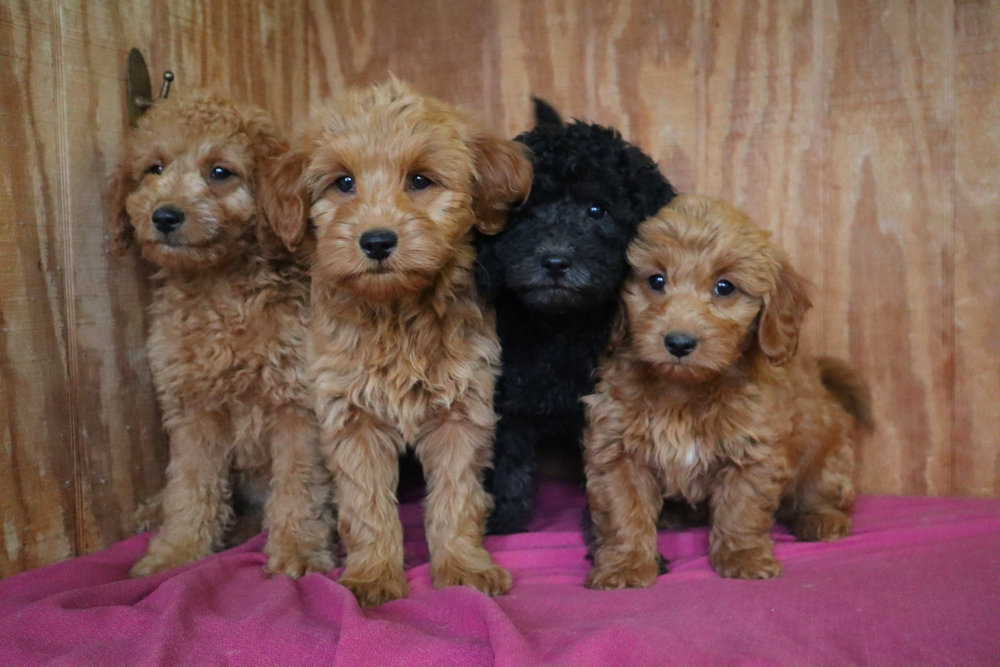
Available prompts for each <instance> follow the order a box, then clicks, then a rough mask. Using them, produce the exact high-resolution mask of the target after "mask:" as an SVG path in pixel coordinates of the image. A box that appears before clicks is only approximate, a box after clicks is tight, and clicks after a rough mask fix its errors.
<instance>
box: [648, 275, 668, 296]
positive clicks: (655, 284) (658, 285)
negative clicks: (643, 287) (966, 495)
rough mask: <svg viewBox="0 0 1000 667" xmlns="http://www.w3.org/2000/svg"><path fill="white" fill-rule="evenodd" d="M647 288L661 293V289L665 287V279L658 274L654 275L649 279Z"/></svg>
mask: <svg viewBox="0 0 1000 667" xmlns="http://www.w3.org/2000/svg"><path fill="white" fill-rule="evenodd" d="M649 286H650V288H652V289H653V290H654V291H656V292H662V291H663V288H664V287H666V286H667V279H666V278H664V277H663V276H662V275H660V274H659V273H654V274H653V275H651V276H650V277H649Z"/></svg>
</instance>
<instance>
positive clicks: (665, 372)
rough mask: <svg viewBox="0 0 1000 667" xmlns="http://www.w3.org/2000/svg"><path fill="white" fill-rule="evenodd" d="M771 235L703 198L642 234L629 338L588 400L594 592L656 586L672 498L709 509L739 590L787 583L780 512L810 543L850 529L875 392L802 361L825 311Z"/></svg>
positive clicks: (626, 320) (718, 546)
mask: <svg viewBox="0 0 1000 667" xmlns="http://www.w3.org/2000/svg"><path fill="white" fill-rule="evenodd" d="M769 236H770V234H769V233H768V232H766V231H763V230H761V229H760V228H758V227H756V226H755V225H754V224H753V223H752V222H751V221H750V220H749V218H747V216H746V215H745V214H744V213H743V212H742V211H739V210H738V209H736V208H734V207H732V206H729V205H728V204H725V203H723V202H719V201H715V200H712V199H707V198H703V197H695V196H681V197H678V198H677V199H675V200H674V201H673V202H672V203H671V204H670V205H668V206H666V207H665V208H663V209H662V210H661V211H660V212H659V213H658V214H657V215H656V216H654V217H652V218H650V219H648V220H646V221H645V222H643V223H642V225H641V226H640V227H639V234H638V236H637V238H636V240H635V241H634V243H633V245H632V246H631V248H630V249H629V253H628V258H629V263H630V264H631V266H632V272H631V275H630V277H629V279H628V281H627V282H626V286H625V289H624V295H623V298H624V301H625V305H626V309H625V310H626V316H625V317H623V318H622V322H621V323H622V332H621V337H620V339H619V340H618V341H617V347H616V349H615V350H614V352H613V353H612V354H611V356H610V357H609V358H608V359H606V360H604V362H603V363H602V365H601V366H600V369H599V371H598V374H599V382H598V385H597V388H596V390H595V393H594V394H593V395H591V396H588V397H587V398H585V399H584V400H585V402H586V405H587V419H588V426H587V430H586V434H585V442H584V445H585V459H586V472H587V495H588V498H589V502H590V509H591V513H592V516H593V529H594V533H595V535H594V537H595V538H596V551H595V553H594V567H593V569H592V570H591V572H590V574H589V576H588V577H587V586H588V587H590V588H599V589H610V588H624V587H641V586H649V585H650V584H652V583H653V581H654V580H655V579H656V577H657V574H658V562H657V561H658V558H659V554H658V553H657V551H656V522H657V515H658V513H659V511H660V508H661V506H662V504H663V499H664V496H680V497H682V498H684V499H685V500H687V501H688V502H690V503H696V502H699V501H702V500H707V501H708V503H709V507H710V511H711V522H712V530H711V538H710V544H711V547H710V558H711V563H712V566H713V567H714V568H715V570H716V571H717V572H718V573H719V574H721V575H722V576H723V577H735V578H742V579H766V578H770V577H774V576H777V575H778V574H780V572H781V565H780V563H778V561H777V560H775V557H774V548H773V547H774V545H773V542H772V541H771V539H770V537H769V536H768V532H769V530H770V528H771V526H772V525H773V522H774V520H775V514H776V512H778V511H779V506H780V508H781V510H782V512H781V514H780V516H781V518H782V520H787V521H788V523H789V524H790V525H791V529H792V531H793V533H794V534H795V535H796V537H798V538H799V539H801V540H836V539H839V538H841V537H844V536H845V535H847V534H848V532H849V531H850V526H851V522H850V512H851V509H852V506H853V504H854V488H853V485H852V474H853V467H854V456H853V439H854V438H855V437H856V436H857V434H858V430H859V429H858V427H862V428H867V427H868V426H869V425H870V419H871V417H870V411H869V403H870V399H869V396H868V390H867V388H866V387H865V385H864V383H863V382H862V381H861V380H860V379H859V378H858V377H857V376H856V375H855V374H854V372H853V371H852V370H851V369H849V368H848V367H847V366H846V365H844V364H843V363H841V362H839V361H836V360H830V359H821V360H817V359H810V358H801V357H800V358H796V359H793V357H794V356H795V352H796V348H797V346H798V337H799V326H800V325H801V323H802V318H803V315H804V314H805V312H806V310H807V309H808V308H809V306H810V303H809V299H808V298H807V296H806V289H805V288H806V285H805V282H804V281H803V279H802V278H800V277H799V275H798V274H797V273H795V271H794V270H793V269H792V267H791V266H790V264H789V262H788V258H787V257H786V255H785V254H784V252H782V251H781V250H779V249H778V248H776V247H775V246H773V245H772V244H771V243H770V241H769Z"/></svg>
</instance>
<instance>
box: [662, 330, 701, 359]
mask: <svg viewBox="0 0 1000 667" xmlns="http://www.w3.org/2000/svg"><path fill="white" fill-rule="evenodd" d="M663 344H664V345H665V346H666V347H667V352H669V353H670V354H672V355H674V356H675V357H677V358H678V359H680V358H681V357H686V356H687V355H689V354H691V353H692V352H694V348H696V347H698V339H697V338H695V337H694V336H692V335H690V334H686V333H682V332H680V331H671V332H670V333H668V334H667V335H666V336H664V337H663Z"/></svg>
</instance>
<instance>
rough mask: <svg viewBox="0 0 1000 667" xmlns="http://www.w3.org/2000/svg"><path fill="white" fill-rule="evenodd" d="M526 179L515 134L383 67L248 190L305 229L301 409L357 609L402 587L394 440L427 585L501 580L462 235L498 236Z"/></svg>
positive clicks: (488, 413)
mask: <svg viewBox="0 0 1000 667" xmlns="http://www.w3.org/2000/svg"><path fill="white" fill-rule="evenodd" d="M530 184H531V165H530V163H529V161H528V159H527V158H526V157H525V155H524V153H523V152H522V149H521V148H520V147H519V145H518V144H515V143H514V142H512V141H507V140H504V139H500V138H497V137H494V136H491V135H490V134H488V133H486V132H484V131H483V130H482V129H480V127H479V126H478V125H477V124H476V123H475V122H474V121H472V120H471V119H470V118H468V117H467V116H465V115H464V114H462V113H460V112H458V111H457V110H455V109H454V108H452V107H450V106H448V105H446V104H444V103H443V102H440V101H438V100H435V99H431V98H428V97H424V96H421V95H419V94H418V93H416V92H414V91H413V90H411V89H410V88H409V87H408V86H406V85H405V84H403V83H400V82H399V81H396V80H392V81H390V82H389V83H387V84H384V85H380V86H374V87H371V88H366V89H363V90H359V91H355V92H353V93H352V94H350V95H349V96H347V97H346V98H345V99H344V100H343V101H341V102H340V103H339V104H336V105H332V106H330V107H329V108H327V109H326V110H325V111H324V112H322V113H321V114H320V115H319V116H318V117H317V119H316V120H315V122H314V123H313V125H312V126H311V127H310V128H308V129H307V130H306V131H305V132H304V134H303V136H302V137H301V139H300V140H299V141H298V143H297V145H296V146H295V147H294V148H293V150H292V151H291V152H290V153H289V154H288V155H287V156H286V157H285V158H284V159H283V160H282V163H281V164H280V166H279V168H278V169H277V170H276V171H275V174H274V177H273V178H272V179H269V185H268V187H267V189H265V191H264V193H263V195H264V196H263V201H264V203H265V205H266V206H269V207H270V208H273V209H274V213H273V215H272V217H273V218H274V219H276V220H281V221H282V222H284V223H289V224H288V226H286V227H279V228H278V231H279V232H281V233H282V236H283V238H284V239H285V240H286V242H288V243H290V244H292V245H294V244H296V243H299V242H301V241H302V240H303V239H304V238H306V236H307V231H308V229H309V222H308V221H310V220H311V223H312V226H313V227H314V230H315V236H316V253H315V258H314V265H313V273H312V277H313V309H314V312H313V319H312V323H311V327H310V330H311V334H312V337H311V353H310V354H311V357H312V371H313V376H314V378H315V392H316V409H317V414H318V416H319V420H320V427H321V430H322V434H321V441H322V445H323V448H324V451H325V454H326V456H327V457H328V458H327V460H328V465H329V467H330V470H331V471H332V472H333V473H334V476H335V479H336V484H335V493H336V500H337V505H338V508H339V530H340V536H341V539H342V540H343V543H344V545H345V546H346V550H347V561H346V568H345V570H344V573H343V575H342V576H341V578H340V583H342V584H343V585H345V586H347V587H348V588H349V589H351V591H352V592H353V593H354V594H355V596H356V597H357V598H358V601H359V602H360V603H361V604H362V605H364V606H371V605H377V604H381V603H383V602H386V601H388V600H392V599H396V598H400V597H403V596H405V595H406V594H407V592H408V585H407V582H406V577H405V575H404V573H403V535H402V528H401V525H400V522H399V515H398V511H397V506H396V498H395V488H396V481H397V477H398V474H399V468H398V457H399V455H400V453H402V452H403V451H405V448H406V447H407V446H414V447H415V448H416V453H417V456H418V457H419V459H420V461H421V463H422V464H423V467H424V471H425V473H426V476H427V485H428V494H427V501H426V517H425V520H426V526H427V541H428V545H429V547H430V553H431V577H432V579H433V581H434V585H435V586H436V587H442V586H450V585H456V584H464V585H468V586H472V587H474V588H476V589H478V590H480V591H483V592H485V593H487V594H490V595H499V594H502V593H505V592H506V591H507V590H509V588H510V585H511V580H510V575H509V574H508V573H507V571H506V570H504V569H503V568H501V567H498V566H496V565H494V564H493V563H492V561H491V559H490V556H489V554H488V553H487V552H486V551H485V550H484V549H483V547H482V535H483V530H484V521H485V517H486V513H487V510H488V508H489V504H490V499H489V497H488V496H487V495H486V493H485V492H484V490H483V486H482V473H483V468H484V467H485V466H486V464H487V463H488V461H489V460H490V455H491V449H492V444H493V434H494V427H495V417H494V413H493V384H494V378H495V376H496V374H497V373H498V368H499V361H500V347H499V343H498V342H497V336H496V331H495V324H494V318H493V315H492V313H491V312H490V311H488V310H487V308H486V306H485V305H484V303H483V302H482V301H481V300H480V299H479V297H478V296H477V294H476V288H475V285H474V283H473V271H472V267H473V263H474V262H475V252H474V249H473V244H472V238H473V236H472V235H473V229H474V228H478V229H479V230H480V231H482V232H485V233H487V234H494V233H496V232H498V231H500V229H501V228H502V227H503V224H504V223H505V221H506V216H507V212H508V209H509V208H510V207H511V205H513V204H516V203H517V202H520V201H522V200H523V199H524V198H525V197H526V196H527V194H528V189H529V187H530ZM292 221H296V224H294V225H293V224H290V223H291V222H292Z"/></svg>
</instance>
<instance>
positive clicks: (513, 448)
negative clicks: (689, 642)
mask: <svg viewBox="0 0 1000 667" xmlns="http://www.w3.org/2000/svg"><path fill="white" fill-rule="evenodd" d="M535 113H536V117H537V120H538V125H537V127H535V129H533V130H531V131H530V132H527V133H525V134H522V135H521V136H519V137H518V138H517V140H518V141H521V142H523V143H524V144H525V145H527V146H528V148H530V149H531V151H532V152H533V153H534V180H533V183H532V189H531V195H530V197H529V198H528V200H527V202H525V203H524V205H523V206H520V207H518V208H517V209H516V210H515V211H514V213H513V214H512V215H511V220H510V222H509V224H508V225H507V227H506V229H505V230H504V231H503V232H502V233H501V234H499V235H497V236H494V237H482V238H481V239H480V242H479V266H478V275H477V281H478V284H479V286H480V289H481V291H482V293H483V294H484V295H486V296H487V297H488V298H489V299H490V300H491V301H493V302H494V303H495V304H496V310H497V329H498V332H499V335H500V343H501V346H502V347H503V373H502V375H501V377H500V379H499V381H498V382H497V391H496V398H495V402H496V410H497V413H498V415H499V416H500V422H499V424H498V426H497V439H496V447H495V451H494V455H493V470H492V476H491V477H489V478H488V488H489V489H490V491H491V492H492V493H493V496H494V501H495V504H496V506H495V508H494V511H493V514H492V515H491V517H490V519H489V530H490V532H492V533H514V532H518V531H521V530H523V529H524V524H525V522H526V521H527V519H528V518H529V517H530V515H531V510H532V502H533V500H532V497H533V495H534V482H533V475H534V472H535V467H536V463H535V461H536V449H537V448H538V446H539V445H540V444H542V443H543V442H545V441H547V440H551V439H553V438H564V439H565V438H569V439H571V440H572V441H574V442H579V438H580V431H581V430H582V428H583V406H582V404H581V403H580V398H581V397H582V396H584V395H585V394H588V393H590V392H591V391H592V389H593V386H594V385H593V379H592V375H593V371H594V367H595V366H596V365H597V359H598V356H599V355H600V354H601V353H603V352H604V350H605V347H606V345H607V342H608V334H609V332H610V331H611V324H612V322H613V321H614V317H615V312H616V309H617V299H618V292H619V289H620V287H621V282H622V280H623V279H624V277H625V274H626V271H627V265H626V262H625V251H626V248H627V247H628V242H629V240H631V238H632V237H633V235H634V234H635V230H636V227H638V225H639V223H640V222H641V221H642V220H643V219H645V218H647V217H649V216H650V215H653V214H654V213H656V212H657V211H658V210H660V208H661V207H662V206H663V205H664V204H666V203H667V202H669V201H670V199H671V198H672V197H673V196H674V189H673V188H672V187H671V185H670V183H668V182H667V180H666V179H665V178H664V177H663V176H662V175H661V174H660V172H659V170H658V169H657V167H656V164H655V163H654V162H653V160H651V159H650V158H649V157H647V156H646V155H645V154H644V153H643V152H642V151H641V150H639V149H638V148H637V147H635V146H632V145H631V144H629V143H627V142H625V141H624V140H622V138H621V135H620V134H619V133H618V132H617V131H615V130H613V129H610V128H605V127H601V126H599V125H589V124H587V123H582V122H580V121H576V122H574V123H570V124H568V125H565V124H563V122H562V120H561V119H560V118H559V114H557V113H556V111H555V110H554V109H552V108H551V107H550V106H548V105H547V104H546V103H545V102H543V101H541V100H537V99H536V100H535Z"/></svg>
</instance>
